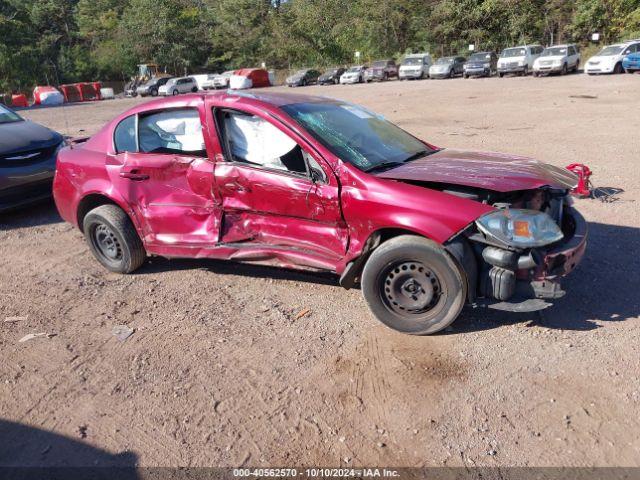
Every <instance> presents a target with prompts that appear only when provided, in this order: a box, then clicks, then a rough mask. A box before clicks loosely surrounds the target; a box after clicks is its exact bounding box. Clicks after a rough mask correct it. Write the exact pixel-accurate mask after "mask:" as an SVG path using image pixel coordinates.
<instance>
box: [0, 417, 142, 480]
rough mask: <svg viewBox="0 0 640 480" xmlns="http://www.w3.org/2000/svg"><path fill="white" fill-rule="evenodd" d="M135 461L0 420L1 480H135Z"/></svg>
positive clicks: (129, 454)
mask: <svg viewBox="0 0 640 480" xmlns="http://www.w3.org/2000/svg"><path fill="white" fill-rule="evenodd" d="M83 435H86V432H85V431H84V430H82V429H80V431H79V436H80V437H81V436H83ZM137 461H138V457H137V455H136V454H135V453H133V452H122V453H118V454H112V453H109V452H107V451H105V450H102V449H99V448H95V447H93V446H91V445H90V444H89V443H88V441H86V440H76V439H73V438H69V437H65V436H63V435H59V434H57V433H53V432H49V431H46V430H42V429H39V428H34V427H31V426H28V425H24V424H21V423H15V422H11V421H8V420H2V419H0V477H2V478H11V479H13V480H15V479H22V478H25V479H26V478H69V479H77V478H87V479H89V478H91V479H111V478H118V479H122V480H133V479H136V478H138V474H137V472H136V470H135V466H136V463H137ZM54 474H55V475H54ZM4 475H6V477H5V476H4Z"/></svg>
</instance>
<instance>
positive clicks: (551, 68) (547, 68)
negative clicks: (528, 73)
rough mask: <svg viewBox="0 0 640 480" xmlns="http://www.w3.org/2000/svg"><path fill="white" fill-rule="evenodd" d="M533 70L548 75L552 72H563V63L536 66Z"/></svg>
mask: <svg viewBox="0 0 640 480" xmlns="http://www.w3.org/2000/svg"><path fill="white" fill-rule="evenodd" d="M533 71H534V72H535V73H538V74H540V75H548V74H550V73H560V72H562V64H560V65H541V66H538V67H535V68H534V69H533Z"/></svg>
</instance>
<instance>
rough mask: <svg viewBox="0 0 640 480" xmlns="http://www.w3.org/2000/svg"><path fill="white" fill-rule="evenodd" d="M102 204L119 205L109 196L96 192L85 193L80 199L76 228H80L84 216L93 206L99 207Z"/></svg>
mask: <svg viewBox="0 0 640 480" xmlns="http://www.w3.org/2000/svg"><path fill="white" fill-rule="evenodd" d="M102 205H116V206H118V207H119V205H118V204H117V203H116V202H114V201H113V200H111V199H110V198H109V197H105V196H104V195H100V194H98V193H93V194H91V195H87V196H86V197H84V198H83V199H82V200H80V204H79V205H78V213H77V218H78V228H80V230H82V224H83V222H84V217H86V215H87V213H89V212H90V211H91V210H93V209H94V208H97V207H100V206H102Z"/></svg>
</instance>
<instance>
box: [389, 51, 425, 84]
mask: <svg viewBox="0 0 640 480" xmlns="http://www.w3.org/2000/svg"><path fill="white" fill-rule="evenodd" d="M432 64H433V60H432V59H431V55H430V54H428V53H413V54H411V55H407V56H406V57H404V59H403V60H402V62H401V63H400V70H399V71H398V78H399V79H400V80H407V79H409V78H417V79H420V78H428V77H429V67H431V65H432Z"/></svg>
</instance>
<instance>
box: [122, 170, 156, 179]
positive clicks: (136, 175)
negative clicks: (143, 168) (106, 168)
mask: <svg viewBox="0 0 640 480" xmlns="http://www.w3.org/2000/svg"><path fill="white" fill-rule="evenodd" d="M120 176H121V177H122V178H127V179H129V180H134V181H138V182H139V181H141V180H149V175H146V174H144V173H138V172H137V171H136V170H132V171H130V172H120Z"/></svg>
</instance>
